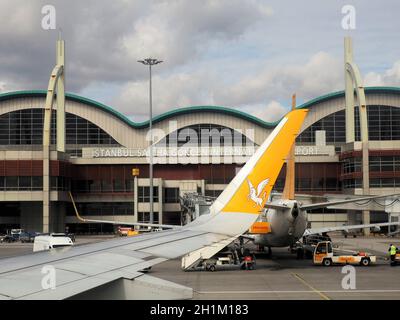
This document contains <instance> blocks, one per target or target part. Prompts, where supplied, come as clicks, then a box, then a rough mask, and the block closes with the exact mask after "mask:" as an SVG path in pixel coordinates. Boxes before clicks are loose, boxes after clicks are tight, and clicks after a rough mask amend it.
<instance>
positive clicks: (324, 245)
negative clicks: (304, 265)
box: [313, 241, 376, 267]
mask: <svg viewBox="0 0 400 320" xmlns="http://www.w3.org/2000/svg"><path fill="white" fill-rule="evenodd" d="M313 262H314V264H317V265H323V266H325V267H329V266H331V265H334V264H338V265H344V264H352V265H361V266H369V265H370V264H371V263H376V256H371V255H368V254H367V253H365V252H358V253H356V254H354V255H334V254H333V246H332V242H330V241H322V242H319V243H318V245H317V246H316V247H315V250H314V256H313Z"/></svg>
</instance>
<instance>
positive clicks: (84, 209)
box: [67, 202, 134, 216]
mask: <svg viewBox="0 0 400 320" xmlns="http://www.w3.org/2000/svg"><path fill="white" fill-rule="evenodd" d="M133 204H134V203H133V202H90V203H77V209H78V211H79V213H80V214H81V215H83V216H124V215H131V216H133V215H134V208H133ZM67 212H68V213H67V215H69V216H75V212H74V210H68V211H67Z"/></svg>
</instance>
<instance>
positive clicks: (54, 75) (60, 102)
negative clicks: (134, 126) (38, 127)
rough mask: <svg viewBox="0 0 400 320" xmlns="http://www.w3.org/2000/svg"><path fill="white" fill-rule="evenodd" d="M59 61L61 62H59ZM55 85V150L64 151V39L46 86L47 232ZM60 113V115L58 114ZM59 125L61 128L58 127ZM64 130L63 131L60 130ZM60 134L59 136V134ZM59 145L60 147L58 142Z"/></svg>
mask: <svg viewBox="0 0 400 320" xmlns="http://www.w3.org/2000/svg"><path fill="white" fill-rule="evenodd" d="M61 49H62V51H61ZM60 63H61V64H60ZM56 86H57V121H58V120H59V119H60V120H61V121H60V123H58V122H57V151H61V152H64V151H65V92H64V41H62V40H58V41H57V64H56V66H55V67H54V68H53V70H52V72H51V75H50V80H49V85H48V87H47V95H46V102H45V107H44V123H43V227H42V231H43V232H45V233H47V232H49V231H50V230H49V227H50V207H51V206H50V189H51V188H50V145H51V117H52V109H53V104H54V96H55V92H56ZM58 114H60V116H59V115H58ZM60 127H61V130H59V128H60ZM62 130H64V133H63V132H62ZM60 135H61V136H60ZM59 141H60V142H61V147H60V142H59Z"/></svg>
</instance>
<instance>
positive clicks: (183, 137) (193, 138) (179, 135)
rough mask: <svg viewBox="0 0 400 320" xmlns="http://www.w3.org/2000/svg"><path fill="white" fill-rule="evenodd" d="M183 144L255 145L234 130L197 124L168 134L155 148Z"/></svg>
mask: <svg viewBox="0 0 400 320" xmlns="http://www.w3.org/2000/svg"><path fill="white" fill-rule="evenodd" d="M185 144H187V145H186V146H192V147H200V146H202V145H203V146H221V147H222V146H224V145H225V146H254V145H255V144H254V142H253V141H252V140H251V139H250V138H248V137H247V136H246V135H244V134H243V133H240V132H239V131H236V130H234V129H231V128H228V127H225V126H220V125H214V124H197V125H193V126H187V127H185V128H181V129H179V130H177V131H174V132H173V133H170V134H169V135H167V136H166V137H164V138H163V139H161V140H160V141H159V142H157V147H168V146H172V147H181V146H183V145H185Z"/></svg>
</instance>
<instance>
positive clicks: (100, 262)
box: [53, 252, 143, 276]
mask: <svg viewBox="0 0 400 320" xmlns="http://www.w3.org/2000/svg"><path fill="white" fill-rule="evenodd" d="M141 261H143V260H142V259H139V258H133V257H130V256H126V255H122V254H117V253H113V252H100V253H96V254H92V255H86V256H85V257H84V258H81V257H80V258H73V259H69V260H66V261H62V262H58V263H55V264H53V266H54V267H55V268H56V269H57V270H58V269H62V270H67V271H72V272H78V273H80V274H84V275H87V276H93V275H96V274H100V273H104V272H107V271H110V270H113V269H115V268H121V267H122V266H129V265H134V264H137V263H139V262H141Z"/></svg>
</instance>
